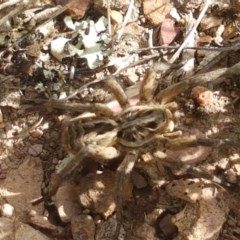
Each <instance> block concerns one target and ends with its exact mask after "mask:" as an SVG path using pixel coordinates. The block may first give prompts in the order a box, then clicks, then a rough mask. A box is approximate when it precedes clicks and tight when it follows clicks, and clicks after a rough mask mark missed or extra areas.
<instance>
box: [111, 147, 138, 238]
mask: <svg viewBox="0 0 240 240" xmlns="http://www.w3.org/2000/svg"><path fill="white" fill-rule="evenodd" d="M138 153H139V151H138V150H131V151H129V152H128V153H127V154H126V156H125V157H124V159H123V161H122V162H121V164H120V165H119V167H118V168H117V173H116V179H115V201H116V218H117V227H116V231H115V239H118V236H119V233H120V229H121V221H122V204H123V196H122V195H123V185H124V182H125V180H126V177H129V175H130V173H131V171H132V169H133V167H134V165H135V162H136V161H137V159H138Z"/></svg>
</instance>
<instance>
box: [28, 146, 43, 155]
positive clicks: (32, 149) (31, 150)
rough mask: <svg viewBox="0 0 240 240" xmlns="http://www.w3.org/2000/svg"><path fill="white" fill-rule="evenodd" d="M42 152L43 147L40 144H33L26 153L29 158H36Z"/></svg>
mask: <svg viewBox="0 0 240 240" xmlns="http://www.w3.org/2000/svg"><path fill="white" fill-rule="evenodd" d="M42 150H43V145H42V144H34V145H32V146H30V147H29V149H28V153H29V154H30V155H31V156H33V157H36V156H38V155H39V154H40V153H41V152H42Z"/></svg>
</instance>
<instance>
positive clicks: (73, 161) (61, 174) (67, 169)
mask: <svg viewBox="0 0 240 240" xmlns="http://www.w3.org/2000/svg"><path fill="white" fill-rule="evenodd" d="M87 155H88V151H87V150H86V148H81V150H80V151H79V152H78V153H77V154H76V155H70V157H68V158H67V159H66V161H64V162H62V164H61V165H60V166H58V167H56V172H55V173H54V174H53V176H52V177H51V182H50V184H49V195H50V196H53V195H54V194H55V193H56V192H57V190H58V188H59V186H60V185H61V183H62V181H64V180H65V179H66V177H68V176H69V175H71V174H72V173H73V171H74V170H75V169H76V168H77V167H78V166H79V165H80V164H81V163H82V161H83V159H84V158H85V157H86V156H87Z"/></svg>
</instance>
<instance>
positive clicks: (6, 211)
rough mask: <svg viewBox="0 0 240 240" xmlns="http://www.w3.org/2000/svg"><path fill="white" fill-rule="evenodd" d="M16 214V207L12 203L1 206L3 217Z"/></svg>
mask: <svg viewBox="0 0 240 240" xmlns="http://www.w3.org/2000/svg"><path fill="white" fill-rule="evenodd" d="M13 214H14V207H13V206H12V205H11V204H8V203H4V204H3V205H2V206H1V215H2V216H3V217H8V218H10V217H12V216H13Z"/></svg>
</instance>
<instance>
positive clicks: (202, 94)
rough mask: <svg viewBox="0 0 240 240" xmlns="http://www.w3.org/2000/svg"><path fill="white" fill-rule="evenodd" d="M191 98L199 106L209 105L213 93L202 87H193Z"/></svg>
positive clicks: (212, 98) (212, 99) (211, 101)
mask: <svg viewBox="0 0 240 240" xmlns="http://www.w3.org/2000/svg"><path fill="white" fill-rule="evenodd" d="M191 97H192V99H193V100H194V101H195V102H197V103H198V104H199V105H210V104H212V103H213V101H214V96H213V92H212V91H210V90H209V89H208V88H206V87H202V86H196V87H194V88H193V89H192V92H191Z"/></svg>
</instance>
